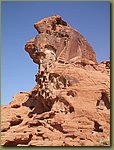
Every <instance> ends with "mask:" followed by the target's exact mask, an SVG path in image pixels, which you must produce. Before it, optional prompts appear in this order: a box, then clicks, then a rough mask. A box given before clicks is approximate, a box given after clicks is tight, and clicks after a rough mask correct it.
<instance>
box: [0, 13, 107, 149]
mask: <svg viewBox="0 0 114 150" xmlns="http://www.w3.org/2000/svg"><path fill="white" fill-rule="evenodd" d="M34 26H35V28H36V30H37V31H38V32H39V34H38V35H37V36H36V37H35V38H33V39H32V40H30V41H28V42H27V43H26V45H25V50H26V51H27V52H28V53H29V55H30V57H31V58H32V59H33V61H34V62H35V63H37V64H38V65H39V70H38V73H37V74H36V82H37V84H36V86H35V87H34V88H33V89H32V90H31V91H30V92H20V93H19V94H17V95H15V96H14V99H13V101H12V102H11V103H10V104H9V105H8V106H2V115H1V116H2V126H1V130H2V134H1V135H2V139H1V144H2V145H4V146H109V145H110V62H109V61H106V62H101V63H100V64H98V63H97V61H96V57H95V52H94V50H93V48H92V47H91V46H90V44H89V43H88V42H87V40H86V39H85V38H84V37H83V36H82V35H81V34H80V33H79V32H77V31H76V30H74V29H73V28H72V27H71V26H69V25H68V24H67V23H66V22H65V21H64V20H63V19H62V18H61V17H60V16H52V17H49V18H45V19H43V20H41V21H39V22H38V23H36V24H35V25H34ZM11 135H12V136H11Z"/></svg>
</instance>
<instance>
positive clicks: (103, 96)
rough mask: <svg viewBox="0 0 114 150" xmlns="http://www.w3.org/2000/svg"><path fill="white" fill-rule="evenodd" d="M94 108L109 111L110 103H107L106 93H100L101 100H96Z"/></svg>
mask: <svg viewBox="0 0 114 150" xmlns="http://www.w3.org/2000/svg"><path fill="white" fill-rule="evenodd" d="M96 106H97V107H99V108H102V109H103V108H104V107H106V108H107V109H110V101H109V97H108V94H107V93H106V92H101V98H100V99H99V100H97V103H96Z"/></svg>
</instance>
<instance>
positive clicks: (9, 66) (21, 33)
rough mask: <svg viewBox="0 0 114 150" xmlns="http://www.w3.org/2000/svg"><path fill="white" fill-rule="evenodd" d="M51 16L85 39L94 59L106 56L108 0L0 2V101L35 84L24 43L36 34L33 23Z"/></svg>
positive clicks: (5, 101)
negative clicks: (0, 76) (94, 0)
mask: <svg viewBox="0 0 114 150" xmlns="http://www.w3.org/2000/svg"><path fill="white" fill-rule="evenodd" d="M52 15H60V16H61V17H62V18H63V19H64V20H65V21H67V23H68V24H70V25H71V26H72V27H73V28H75V29H76V30H78V31H79V32H80V33H81V34H82V35H83V36H84V37H85V38H86V39H87V41H88V42H89V43H90V44H91V46H92V47H93V48H94V50H95V52H96V57H97V61H98V62H101V61H103V60H108V59H109V57H110V3H109V2H2V95H1V103H2V104H4V105H5V104H8V103H9V102H10V101H11V100H12V97H13V96H14V95H15V94H17V93H19V92H20V91H29V90H31V89H32V88H33V87H34V86H35V84H36V83H35V74H36V73H37V70H38V66H37V64H35V63H33V62H32V59H31V58H30V57H29V55H28V54H27V52H25V50H24V45H25V43H26V42H27V41H28V40H29V39H31V38H33V37H34V36H36V34H37V31H36V30H35V29H34V23H36V22H37V21H39V20H41V19H43V18H46V17H49V16H52Z"/></svg>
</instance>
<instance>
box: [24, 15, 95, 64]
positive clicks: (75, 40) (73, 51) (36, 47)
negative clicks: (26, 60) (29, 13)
mask: <svg viewBox="0 0 114 150" xmlns="http://www.w3.org/2000/svg"><path fill="white" fill-rule="evenodd" d="M34 27H35V28H36V30H37V31H38V32H39V34H38V35H37V36H36V37H35V38H34V39H32V40H30V41H29V42H27V44H26V46H25V50H26V51H27V52H28V53H29V54H30V56H31V57H32V59H33V61H34V62H35V63H38V64H39V63H40V57H45V51H46V50H48V51H50V53H51V52H52V53H54V55H55V58H56V60H58V61H59V62H64V63H69V62H77V61H84V62H86V61H89V62H91V63H92V62H94V63H96V57H95V52H94V51H93V49H92V47H91V46H90V44H89V43H88V42H87V41H86V39H85V38H84V37H83V36H82V35H81V34H80V33H79V32H77V31H76V30H74V29H73V28H72V27H71V26H69V25H68V24H67V23H66V22H65V21H64V20H62V18H61V17H60V16H52V17H49V18H45V19H43V20H41V21H39V22H37V23H36V24H35V25H34Z"/></svg>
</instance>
